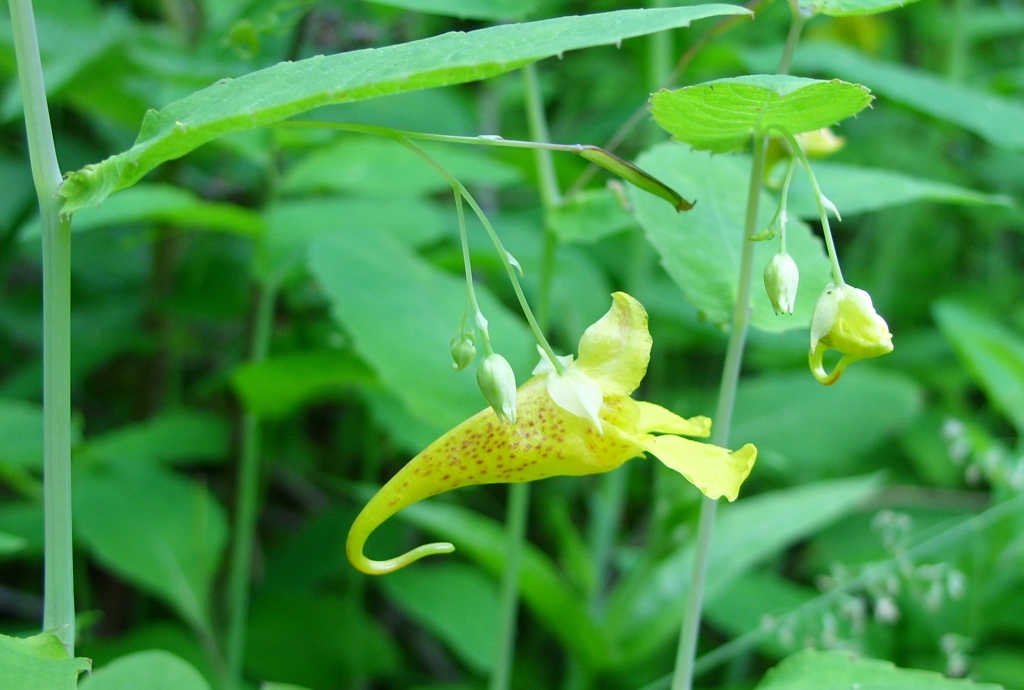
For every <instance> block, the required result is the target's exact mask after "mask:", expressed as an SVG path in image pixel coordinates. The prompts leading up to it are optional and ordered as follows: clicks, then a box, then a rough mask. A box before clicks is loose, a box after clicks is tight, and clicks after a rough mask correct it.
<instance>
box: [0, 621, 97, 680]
mask: <svg viewBox="0 0 1024 690" xmlns="http://www.w3.org/2000/svg"><path fill="white" fill-rule="evenodd" d="M88 668H89V660H88V659H81V658H76V659H72V658H71V657H70V656H68V652H67V650H66V649H65V648H64V645H63V644H61V641H60V640H59V639H57V637H56V636H55V635H53V634H51V633H42V634H40V635H36V636H35V637H28V638H18V637H7V636H6V635H0V688H4V690H7V689H8V688H10V690H75V687H76V686H77V684H78V674H79V673H81V672H82V671H86V670H88Z"/></svg>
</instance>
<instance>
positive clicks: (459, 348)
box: [451, 331, 476, 371]
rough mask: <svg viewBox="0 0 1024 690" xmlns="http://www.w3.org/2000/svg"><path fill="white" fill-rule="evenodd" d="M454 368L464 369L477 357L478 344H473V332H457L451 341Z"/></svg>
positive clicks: (456, 369) (457, 369)
mask: <svg viewBox="0 0 1024 690" xmlns="http://www.w3.org/2000/svg"><path fill="white" fill-rule="evenodd" d="M451 350H452V369H454V370H455V371H462V370H463V369H465V368H466V367H468V366H469V365H470V364H472V363H473V360H474V359H476V345H474V344H473V335H472V333H464V332H462V331H460V332H458V333H456V334H455V337H453V338H452V343H451Z"/></svg>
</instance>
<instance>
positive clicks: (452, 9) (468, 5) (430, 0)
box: [370, 0, 538, 22]
mask: <svg viewBox="0 0 1024 690" xmlns="http://www.w3.org/2000/svg"><path fill="white" fill-rule="evenodd" d="M370 2H375V3H377V4H378V5H391V6H392V7H401V8H404V9H407V10H415V11H417V12H426V13H429V14H442V15H445V16H448V17H458V18H459V19H489V20H491V21H506V22H507V21H511V20H521V19H524V18H526V17H528V16H530V14H532V13H533V11H534V10H535V9H536V8H537V4H538V0H370Z"/></svg>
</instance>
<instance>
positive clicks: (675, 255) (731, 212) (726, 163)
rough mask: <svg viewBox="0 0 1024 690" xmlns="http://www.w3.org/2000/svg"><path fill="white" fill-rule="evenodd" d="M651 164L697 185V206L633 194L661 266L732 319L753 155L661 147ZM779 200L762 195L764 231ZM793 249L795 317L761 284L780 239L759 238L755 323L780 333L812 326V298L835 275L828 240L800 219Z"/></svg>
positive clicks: (681, 182)
mask: <svg viewBox="0 0 1024 690" xmlns="http://www.w3.org/2000/svg"><path fill="white" fill-rule="evenodd" d="M639 163H640V164H641V166H642V167H644V168H645V169H647V170H649V171H651V172H652V173H653V174H655V175H657V176H658V177H660V178H661V179H662V180H664V181H665V182H666V183H667V184H669V185H672V186H675V187H676V188H677V189H687V190H692V192H691V193H692V194H693V195H694V196H695V197H696V199H697V205H696V206H694V207H693V210H692V211H688V212H687V213H676V212H675V211H673V210H672V209H671V208H670V207H669V206H667V205H666V204H664V203H663V202H661V201H660V200H658V199H655V198H653V197H651V196H649V195H647V194H640V193H635V192H632V191H631V192H630V199H631V200H632V202H633V205H634V208H635V211H636V216H637V220H639V221H640V224H641V225H642V226H643V228H644V230H645V232H646V233H647V236H648V238H649V239H650V241H651V244H653V245H654V248H655V249H656V250H657V251H658V254H659V255H660V257H661V262H662V265H664V267H665V270H666V271H668V274H669V276H671V277H672V279H673V280H674V281H675V282H676V284H677V285H679V287H680V289H681V290H682V291H683V295H684V296H685V297H686V299H687V300H688V301H689V302H690V303H691V304H693V305H694V306H695V307H697V309H698V310H700V311H701V312H702V313H703V314H704V315H705V316H706V317H707V318H708V319H709V320H710V321H712V322H713V323H716V324H719V325H725V324H728V323H729V321H730V319H731V317H732V310H733V304H734V302H735V300H736V284H737V281H738V275H739V264H740V253H741V252H742V249H743V242H744V241H745V240H744V239H743V219H744V214H745V204H746V202H745V198H746V195H745V194H743V193H737V190H744V189H746V187H747V184H748V178H749V176H750V172H749V166H750V161H749V158H745V157H739V156H710V155H708V154H705V153H699V152H694V151H690V150H688V149H687V148H686V147H684V146H679V145H675V144H664V145H660V146H656V147H654V148H653V149H651V150H649V151H648V152H646V153H645V154H644V155H643V156H641V157H640V159H639ZM774 212H775V204H774V202H773V201H772V200H771V198H770V197H769V196H768V195H767V194H763V195H762V196H761V201H760V206H759V210H758V228H762V227H764V226H765V225H767V224H768V222H769V221H770V220H771V217H772V214H773V213H774ZM787 247H788V250H789V253H790V255H792V257H793V258H794V259H795V260H796V263H797V265H798V266H799V268H800V289H799V291H798V292H797V297H796V308H795V310H794V313H793V315H791V316H785V315H776V314H775V312H774V311H773V310H772V306H771V303H770V302H769V301H768V296H767V295H766V294H765V292H764V289H763V287H762V286H761V285H760V280H759V278H760V273H761V271H763V270H764V266H765V265H767V263H768V261H769V260H770V259H771V257H772V255H773V254H774V253H775V252H777V251H778V243H777V241H774V242H772V241H768V242H758V243H757V246H755V248H754V252H755V253H754V270H755V272H756V273H755V275H756V276H757V278H755V285H754V288H753V291H752V298H751V304H752V307H753V310H752V312H751V321H750V322H751V325H753V326H754V327H756V328H760V329H762V330H765V331H773V332H780V331H786V330H790V329H794V328H806V327H807V326H808V324H810V320H811V313H812V312H813V310H814V303H815V301H816V300H817V298H818V295H819V294H820V292H821V290H822V289H824V287H825V285H826V284H827V283H828V282H829V280H830V275H831V274H830V269H829V264H828V260H827V259H826V258H825V251H824V245H823V244H822V242H821V241H820V240H819V239H817V238H816V237H812V235H811V232H810V229H809V228H808V227H807V226H806V225H805V224H803V223H802V222H800V221H799V220H796V219H790V222H789V225H788V226H787Z"/></svg>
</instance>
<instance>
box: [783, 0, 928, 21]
mask: <svg viewBox="0 0 1024 690" xmlns="http://www.w3.org/2000/svg"><path fill="white" fill-rule="evenodd" d="M916 1H917V0H799V4H800V7H801V8H803V9H805V10H806V11H807V12H809V13H811V14H826V15H828V16H830V17H855V16H859V15H864V14H878V13H879V12H888V11H889V10H895V9H898V8H900V7H903V6H904V5H909V4H910V3H912V2H916Z"/></svg>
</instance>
